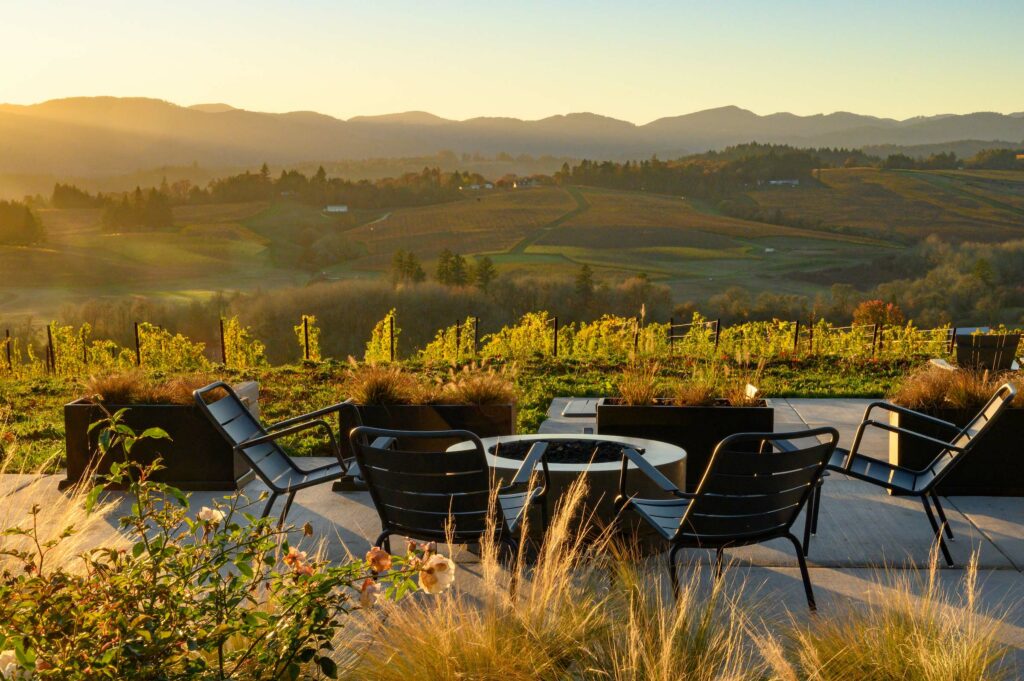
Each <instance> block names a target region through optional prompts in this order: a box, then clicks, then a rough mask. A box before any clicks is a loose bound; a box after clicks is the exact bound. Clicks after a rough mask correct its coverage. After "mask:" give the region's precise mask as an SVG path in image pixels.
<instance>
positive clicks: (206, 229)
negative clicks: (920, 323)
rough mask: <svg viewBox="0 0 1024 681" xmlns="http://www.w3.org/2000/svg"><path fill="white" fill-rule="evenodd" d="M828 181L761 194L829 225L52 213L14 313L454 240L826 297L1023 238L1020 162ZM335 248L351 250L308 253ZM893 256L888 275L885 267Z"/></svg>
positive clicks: (546, 262) (298, 271)
mask: <svg viewBox="0 0 1024 681" xmlns="http://www.w3.org/2000/svg"><path fill="white" fill-rule="evenodd" d="M820 178H821V179H820V183H814V184H812V185H808V186H801V187H798V188H790V187H779V188H772V189H770V190H769V189H764V190H757V191H752V192H749V193H748V197H749V199H751V200H752V201H753V202H756V204H757V205H758V206H759V207H760V208H761V210H762V212H763V213H765V214H768V213H771V212H773V211H776V210H777V211H781V213H782V214H783V215H784V216H785V217H786V218H799V219H802V220H806V221H807V223H808V224H813V223H816V222H817V223H819V224H820V225H821V228H820V229H818V228H814V229H810V228H807V229H804V228H796V227H790V226H781V225H775V224H768V223H765V222H757V221H751V220H742V219H737V218H733V217H729V216H727V215H723V214H721V213H719V212H718V211H717V210H716V207H715V203H714V202H711V201H707V202H704V201H698V200H692V199H684V198H682V197H678V196H665V195H655V194H647V193H641V192H627V191H613V190H606V189H597V188H592V187H534V188H530V189H525V190H515V191H508V190H493V191H487V190H481V191H474V192H467V196H466V198H464V199H462V200H459V201H455V202H451V203H445V204H437V205H431V206H421V207H412V208H395V209H388V208H380V209H373V210H352V211H350V212H348V213H345V214H341V215H327V214H325V213H323V212H322V211H321V210H320V209H319V208H318V207H315V206H309V205H304V204H300V203H297V202H290V201H278V202H274V203H260V202H254V203H230V204H212V205H195V206H179V207H175V209H174V217H175V229H173V230H167V231H161V232H149V233H127V234H106V233H103V232H102V231H101V229H100V217H101V216H100V211H99V210H92V209H73V210H72V209H69V210H56V209H41V210H39V211H38V213H39V216H40V218H41V220H42V221H43V223H44V225H45V227H46V230H47V234H48V241H47V242H46V243H45V244H42V245H40V246H37V247H0V274H2V275H3V276H2V278H0V317H2V318H6V319H10V318H13V317H20V316H26V315H33V316H35V317H36V318H41V317H46V316H53V315H55V314H56V312H57V311H58V310H59V308H60V306H61V305H63V304H67V303H75V302H79V301H81V300H85V299H89V298H96V297H103V296H122V295H138V296H146V297H154V298H161V299H183V300H187V299H195V298H202V297H204V296H210V295H213V294H215V293H217V292H230V291H236V290H239V291H247V290H253V289H256V288H261V289H270V288H275V287H280V286H287V285H303V284H305V283H307V282H308V281H310V279H311V278H313V277H316V276H320V277H324V276H325V277H327V278H331V279H346V278H368V277H369V278H374V277H380V276H386V274H387V271H388V269H389V267H390V263H391V256H392V255H393V253H394V252H395V251H396V250H398V249H405V250H408V251H412V252H414V253H415V254H416V255H417V256H418V257H419V258H420V260H421V261H422V263H423V267H424V269H425V270H426V271H427V273H428V274H429V273H432V271H433V269H434V267H435V259H436V256H437V254H438V253H439V252H440V251H441V250H443V249H445V248H448V249H451V250H453V251H456V252H459V253H462V254H463V255H466V256H470V257H472V256H480V255H484V254H486V255H488V256H490V257H491V258H492V259H493V260H494V262H495V265H496V266H497V268H498V270H499V271H500V272H505V273H510V274H513V275H517V276H546V275H560V276H567V275H571V274H572V273H573V272H574V271H575V270H576V269H577V268H578V267H579V266H580V265H582V264H583V263H586V264H589V265H590V266H591V267H593V268H594V270H595V275H596V276H597V277H598V279H604V280H608V281H612V282H615V281H620V280H621V279H622V278H624V277H627V276H632V275H636V274H639V273H645V274H647V275H649V276H650V277H651V278H652V279H654V280H656V281H660V282H663V283H666V284H668V285H669V286H670V287H671V288H672V290H673V292H674V294H675V296H676V298H677V299H678V300H700V299H703V298H706V297H708V296H710V295H715V294H717V293H721V292H722V291H723V290H725V289H726V288H728V287H730V286H734V285H738V286H743V287H745V288H748V289H750V290H752V291H762V290H764V291H771V292H774V293H794V294H803V295H814V294H816V293H820V292H823V291H825V290H826V289H827V288H828V287H829V286H830V285H831V284H832V283H835V282H837V281H843V282H848V283H853V284H855V285H869V284H873V283H877V282H876V281H869V279H870V277H871V276H875V275H873V274H872V273H877V277H888V278H892V276H893V275H892V272H893V267H896V269H898V265H895V266H894V265H893V264H892V263H893V262H894V261H895V262H897V263H898V260H897V259H894V256H898V255H899V253H900V252H901V249H904V248H906V247H907V246H908V245H909V244H912V243H914V242H915V241H917V240H919V239H922V238H924V237H926V236H927V235H929V234H932V233H935V234H938V235H940V236H942V237H945V238H958V239H974V240H990V241H1002V240H1007V239H1013V238H1024V177H1021V174H1020V173H1009V172H998V171H879V170H873V169H865V168H860V169H837V170H822V171H821V173H820ZM843 227H845V228H849V229H850V231H849V232H844V231H842V230H841V229H839V228H843ZM870 234H873V235H875V236H873V237H872V236H866V235H870ZM324 244H329V245H330V248H332V249H334V251H335V253H336V256H335V257H334V258H333V259H331V260H327V261H324V262H322V261H320V260H317V259H315V258H313V259H311V257H310V254H313V255H314V256H318V255H319V254H320V253H321V252H322V251H324V250H326V248H327V247H326V246H324ZM883 260H885V261H887V262H888V263H889V265H888V269H886V268H880V267H878V266H877V265H878V264H879V263H881V262H882V261H883Z"/></svg>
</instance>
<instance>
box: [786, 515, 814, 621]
mask: <svg viewBox="0 0 1024 681" xmlns="http://www.w3.org/2000/svg"><path fill="white" fill-rule="evenodd" d="M786 538H787V539H789V541H791V542H793V547H794V548H795V549H796V559H797V562H798V563H800V578H801V579H802V580H803V581H804V594H805V595H806V596H807V607H808V608H810V609H811V612H817V610H818V605H817V604H816V603H815V602H814V590H813V589H812V588H811V573H810V572H808V571H807V561H806V560H804V548H803V547H802V546H800V540H799V539H797V538H796V537H794V536H793V535H792V534H787V535H786Z"/></svg>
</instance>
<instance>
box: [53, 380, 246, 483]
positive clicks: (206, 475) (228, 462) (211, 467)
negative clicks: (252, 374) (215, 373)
mask: <svg viewBox="0 0 1024 681" xmlns="http://www.w3.org/2000/svg"><path fill="white" fill-rule="evenodd" d="M236 390H238V392H239V394H240V395H242V396H243V397H248V398H249V399H248V404H249V405H250V411H253V412H254V413H256V414H257V415H258V412H259V407H258V397H259V386H258V385H257V384H255V383H246V384H242V385H240V386H238V387H237V388H236ZM105 406H106V408H107V409H108V410H110V411H111V412H115V411H118V410H119V409H127V410H128V411H127V412H125V415H124V423H125V424H126V425H128V426H130V427H131V428H132V429H133V430H135V431H136V432H138V433H141V432H142V431H144V430H145V429H147V428H162V429H163V430H165V431H167V434H168V435H170V437H171V439H170V440H142V441H140V442H139V443H138V444H136V445H135V447H134V448H133V449H132V456H131V460H132V461H133V462H135V463H138V464H141V465H149V464H152V463H153V462H154V461H155V460H156V459H157V457H159V458H160V463H161V465H162V466H163V469H162V470H159V471H156V472H155V473H154V474H153V477H152V479H153V480H154V481H156V482H163V483H167V484H169V485H173V486H175V487H178V488H179V489H183V490H191V491H202V490H234V489H239V488H241V487H243V486H244V485H245V484H246V483H248V482H249V481H250V480H251V479H252V477H253V473H252V471H251V470H250V469H249V466H248V464H246V463H245V461H244V460H242V458H241V457H237V456H236V455H235V453H234V451H233V450H232V447H231V445H230V444H229V443H228V442H227V441H226V440H225V439H224V438H223V437H222V436H221V435H220V433H218V432H217V431H216V430H215V429H214V427H213V424H211V423H210V420H209V419H208V418H206V416H204V415H203V414H202V413H200V411H199V410H198V409H197V408H196V407H195V406H193V405H177V404H109V405H105ZM103 418H104V413H103V410H102V409H100V408H99V407H98V406H96V405H95V404H92V403H91V402H89V401H87V400H84V399H83V400H76V401H74V402H71V403H70V404H66V405H64V433H65V435H64V438H65V444H66V447H67V466H68V467H67V477H66V478H65V479H64V480H62V481H61V482H60V483H59V485H58V487H59V488H60V489H66V488H68V487H70V486H72V485H74V484H77V483H78V482H81V481H82V479H83V478H84V477H85V476H86V475H87V474H92V475H104V474H107V473H109V472H110V464H111V463H113V462H114V461H123V460H124V454H123V453H122V452H121V451H120V450H113V451H110V452H108V453H107V455H106V456H105V457H103V458H102V459H101V460H99V461H97V460H96V459H95V455H96V451H97V447H96V442H97V439H98V437H99V429H96V430H93V432H92V433H90V432H89V426H90V425H91V424H93V423H95V422H97V421H100V420H102V419H103Z"/></svg>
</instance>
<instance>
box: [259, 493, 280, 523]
mask: <svg viewBox="0 0 1024 681" xmlns="http://www.w3.org/2000/svg"><path fill="white" fill-rule="evenodd" d="M275 501H277V492H273V493H272V494H271V495H270V498H269V499H267V503H266V505H265V506H264V507H263V514H262V515H260V517H261V518H266V517H267V516H268V515H270V509H272V508H274V502H275Z"/></svg>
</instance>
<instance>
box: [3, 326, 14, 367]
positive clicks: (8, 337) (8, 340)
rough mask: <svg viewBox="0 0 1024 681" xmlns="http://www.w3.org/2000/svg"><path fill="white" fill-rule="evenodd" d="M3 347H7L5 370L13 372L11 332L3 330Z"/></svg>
mask: <svg viewBox="0 0 1024 681" xmlns="http://www.w3.org/2000/svg"><path fill="white" fill-rule="evenodd" d="M4 345H5V346H7V368H8V369H9V370H11V371H12V372H13V371H14V359H13V357H12V353H11V330H10V329H4Z"/></svg>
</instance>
